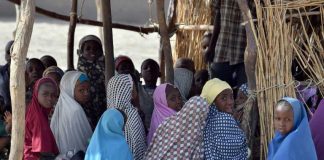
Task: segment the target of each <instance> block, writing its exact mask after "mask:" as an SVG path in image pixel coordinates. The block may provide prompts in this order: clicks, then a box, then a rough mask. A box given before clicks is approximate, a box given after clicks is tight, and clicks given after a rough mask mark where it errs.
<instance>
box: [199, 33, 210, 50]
mask: <svg viewBox="0 0 324 160" xmlns="http://www.w3.org/2000/svg"><path fill="white" fill-rule="evenodd" d="M211 37H212V33H210V32H209V31H206V32H205V33H204V36H203V38H202V40H201V47H202V53H203V55H205V54H206V51H207V50H208V47H209V43H210V40H211Z"/></svg>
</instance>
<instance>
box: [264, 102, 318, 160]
mask: <svg viewBox="0 0 324 160" xmlns="http://www.w3.org/2000/svg"><path fill="white" fill-rule="evenodd" d="M283 100H285V101H287V102H288V103H289V104H290V105H291V106H292V109H293V112H294V127H293V129H292V131H291V132H290V133H289V134H287V135H281V134H280V133H279V132H277V131H276V133H275V137H274V138H273V140H272V141H271V143H270V144H269V153H268V160H282V159H287V160H301V159H305V160H306V159H307V160H317V157H316V151H315V146H314V143H313V140H312V135H311V132H310V128H309V124H308V118H307V113H306V110H305V108H304V105H303V104H302V103H301V102H300V101H299V100H297V99H295V98H290V97H286V98H283Z"/></svg>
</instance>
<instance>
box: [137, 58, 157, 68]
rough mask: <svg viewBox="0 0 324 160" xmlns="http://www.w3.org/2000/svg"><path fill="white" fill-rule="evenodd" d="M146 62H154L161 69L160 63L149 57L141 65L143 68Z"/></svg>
mask: <svg viewBox="0 0 324 160" xmlns="http://www.w3.org/2000/svg"><path fill="white" fill-rule="evenodd" d="M145 63H151V64H153V66H154V67H156V68H158V69H160V66H159V64H158V63H157V62H156V61H155V60H153V59H151V58H148V59H146V60H144V61H143V63H142V65H141V70H142V69H143V66H144V64H145Z"/></svg>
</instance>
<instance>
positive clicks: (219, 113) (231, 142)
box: [201, 78, 248, 160]
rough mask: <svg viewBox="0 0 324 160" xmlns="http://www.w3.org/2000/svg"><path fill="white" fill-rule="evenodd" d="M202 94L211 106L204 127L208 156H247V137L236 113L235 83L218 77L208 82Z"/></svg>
mask: <svg viewBox="0 0 324 160" xmlns="http://www.w3.org/2000/svg"><path fill="white" fill-rule="evenodd" d="M201 96H202V97H204V98H206V100H207V102H208V104H209V105H210V107H209V108H210V111H209V114H208V117H207V124H206V128H205V130H204V152H205V159H207V160H209V159H222V160H226V159H228V160H229V159H240V160H245V159H247V157H248V147H247V144H246V137H245V135H244V132H243V131H242V130H241V129H240V127H239V124H238V122H236V120H235V119H234V117H233V116H232V114H233V107H234V100H233V91H232V89H231V86H230V85H229V84H228V83H226V82H225V81H222V80H220V79H217V78H214V79H211V80H209V81H207V83H206V84H205V86H204V88H203V90H202V94H201Z"/></svg>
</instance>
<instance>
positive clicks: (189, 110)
mask: <svg viewBox="0 0 324 160" xmlns="http://www.w3.org/2000/svg"><path fill="white" fill-rule="evenodd" d="M208 111H209V107H208V103H207V102H206V101H205V100H204V99H203V98H202V97H193V98H191V99H189V101H188V102H187V103H186V104H185V105H184V107H183V108H182V109H181V110H180V111H179V112H178V113H176V114H175V115H173V116H171V117H170V118H168V119H166V120H165V121H164V122H163V123H162V124H161V125H160V126H159V128H158V129H157V130H156V133H155V134H154V137H153V140H152V143H151V144H150V146H149V148H148V150H147V153H146V155H145V159H147V160H155V159H204V151H203V130H204V128H205V125H206V118H207V115H208Z"/></svg>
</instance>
